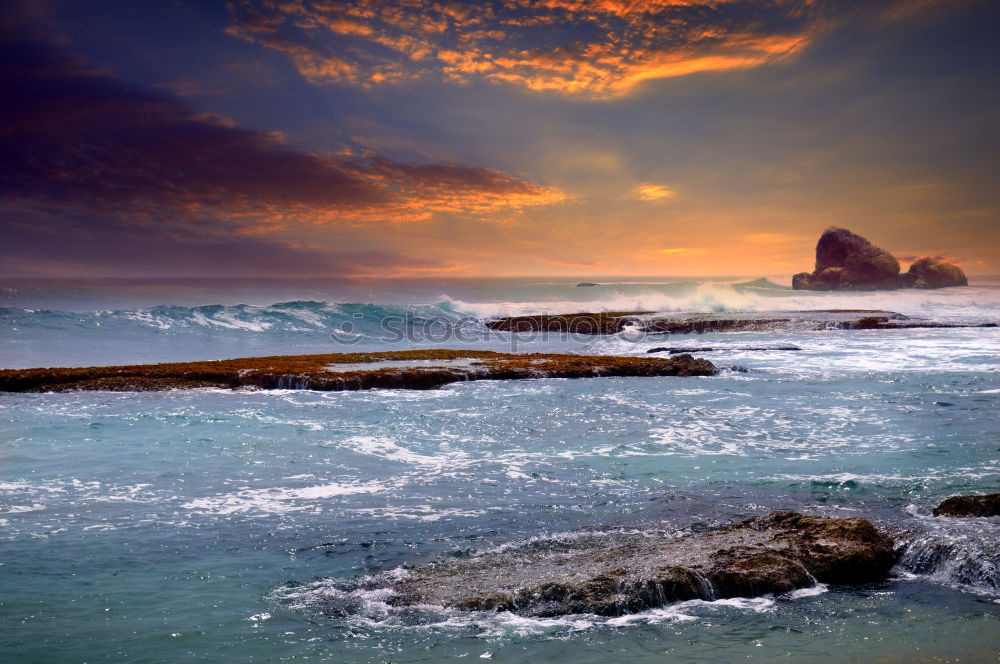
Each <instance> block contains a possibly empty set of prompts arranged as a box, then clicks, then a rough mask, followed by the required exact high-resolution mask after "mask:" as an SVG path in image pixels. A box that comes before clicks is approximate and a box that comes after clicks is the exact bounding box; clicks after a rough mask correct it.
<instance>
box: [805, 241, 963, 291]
mask: <svg viewBox="0 0 1000 664" xmlns="http://www.w3.org/2000/svg"><path fill="white" fill-rule="evenodd" d="M968 283H969V282H968V280H967V279H966V278H965V273H964V272H962V270H961V268H959V267H957V266H955V265H952V264H951V263H947V262H944V261H941V260H938V259H935V258H921V259H919V260H917V261H915V262H914V263H913V264H912V265H911V266H910V269H909V271H908V272H906V273H905V274H900V271H899V261H897V260H896V259H895V258H894V257H893V255H892V254H890V253H889V252H888V251H886V250H885V249H882V248H881V247H877V246H875V245H874V244H872V243H871V242H869V241H868V240H866V239H865V238H863V237H861V236H860V235H857V234H856V233H852V232H851V231H849V230H847V229H846V228H838V227H836V226H831V227H830V228H827V229H826V230H825V231H823V234H822V235H821V236H820V238H819V242H817V243H816V269H815V270H814V271H813V272H800V273H799V274H796V275H795V276H794V277H792V288H794V289H796V290H821V291H833V290H861V291H867V290H896V289H898V288H945V287H948V286H967V285H968Z"/></svg>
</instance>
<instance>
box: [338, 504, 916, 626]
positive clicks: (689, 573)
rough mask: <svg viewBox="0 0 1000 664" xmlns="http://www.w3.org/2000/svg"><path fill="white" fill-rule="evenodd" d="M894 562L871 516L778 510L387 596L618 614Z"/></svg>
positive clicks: (488, 559) (475, 567) (499, 556)
mask: <svg viewBox="0 0 1000 664" xmlns="http://www.w3.org/2000/svg"><path fill="white" fill-rule="evenodd" d="M896 560H897V555H896V553H895V552H894V550H893V542H892V540H891V539H890V538H889V537H888V536H887V535H886V534H885V533H883V532H882V531H880V530H879V529H877V528H876V527H875V526H873V525H872V524H871V523H870V522H869V521H867V520H866V519H863V518H857V517H855V518H829V517H819V516H807V515H803V514H799V513H796V512H775V513H772V514H769V515H767V516H762V517H755V518H752V519H749V520H746V521H741V522H738V523H733V524H730V525H727V526H724V527H722V528H719V529H717V530H712V531H708V532H701V533H696V534H691V535H687V536H683V537H676V536H673V535H671V534H666V533H661V534H657V533H613V534H609V533H594V534H587V533H583V534H580V535H579V536H575V537H571V538H564V539H553V540H548V541H546V540H531V541H529V542H528V543H526V544H522V545H519V546H513V547H502V548H500V549H499V550H496V551H492V552H486V553H482V554H479V555H475V556H473V557H471V558H465V559H459V560H444V561H441V562H437V563H432V564H429V565H424V566H420V567H416V568H413V569H410V570H408V573H407V574H405V575H402V576H401V577H396V578H389V580H388V581H387V582H386V584H387V585H386V586H385V587H384V588H383V589H384V590H387V591H389V593H390V595H391V599H390V600H389V601H390V603H392V604H395V605H397V606H415V605H422V604H432V605H440V606H445V607H451V608H457V609H462V610H469V611H511V612H514V613H518V614H521V615H528V616H555V615H562V614H571V613H596V614H598V615H606V616H616V615H622V614H627V613H634V612H637V611H642V610H645V609H649V608H653V607H656V606H661V605H664V604H668V603H670V602H675V601H682V600H690V599H706V600H711V599H720V598H728V597H754V596H759V595H764V594H768V593H784V592H788V591H792V590H795V589H798V588H805V587H809V586H812V585H814V584H816V583H817V582H820V583H830V584H850V583H867V582H872V581H879V580H882V579H884V578H886V576H887V575H888V573H889V570H890V568H891V567H892V566H893V565H894V564H895V562H896ZM332 609H333V610H343V611H345V612H350V607H339V608H338V607H332Z"/></svg>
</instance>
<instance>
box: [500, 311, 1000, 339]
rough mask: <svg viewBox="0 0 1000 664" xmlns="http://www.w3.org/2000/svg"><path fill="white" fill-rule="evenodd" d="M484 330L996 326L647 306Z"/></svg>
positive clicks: (510, 322)
mask: <svg viewBox="0 0 1000 664" xmlns="http://www.w3.org/2000/svg"><path fill="white" fill-rule="evenodd" d="M485 325H486V327H487V328H488V329H490V330H494V331H497V332H512V333H515V334H537V335H544V334H552V333H554V334H578V335H611V334H619V333H622V332H625V331H626V330H632V331H634V332H635V333H637V334H647V335H649V334H663V335H667V334H705V333H711V332H723V333H724V332H761V331H768V330H796V331H803V330H817V331H822V330H898V329H909V328H937V327H947V328H952V327H997V323H995V322H982V323H941V322H936V321H930V320H925V319H922V318H914V317H910V316H904V315H903V314H900V313H896V312H893V311H882V310H879V309H815V310H807V311H727V312H708V313H670V314H662V313H651V312H648V311H605V312H578V313H569V314H534V315H528V316H509V317H507V318H497V319H495V320H489V321H485Z"/></svg>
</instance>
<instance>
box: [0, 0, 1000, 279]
mask: <svg viewBox="0 0 1000 664" xmlns="http://www.w3.org/2000/svg"><path fill="white" fill-rule="evenodd" d="M0 21H2V22H0V48H2V49H3V57H2V59H0V77H2V86H3V90H4V97H5V100H4V102H3V104H0V201H2V202H0V237H2V238H3V241H2V242H0V276H4V277H60V278H73V277H83V276H86V277H171V276H178V277H180V276H185V277H192V276H194V277H213V276H226V277H233V276H238V277H244V276H252V277H309V276H339V277H355V278H366V277H390V278H411V277H412V278H419V277H435V278H441V277H449V276H454V277H483V276H498V277H499V276H528V275H531V276H535V275H537V276H544V275H555V276H570V275H581V276H586V277H591V278H594V279H595V280H599V279H600V277H601V276H602V275H682V276H683V275H691V276H695V275H785V274H787V275H791V274H792V273H795V272H800V271H807V270H811V269H812V267H813V261H814V249H815V244H816V240H817V239H818V237H819V235H820V233H821V232H822V231H823V229H824V228H826V227H828V226H831V225H837V226H842V227H846V228H849V229H851V230H853V231H854V232H856V233H859V234H861V235H864V236H865V237H867V238H869V239H870V240H871V241H873V242H874V243H876V244H878V245H880V246H882V247H884V248H886V249H888V250H889V251H891V252H892V253H893V254H894V255H896V256H897V257H898V258H899V259H900V260H901V262H903V263H904V266H905V263H907V262H909V261H912V260H914V259H915V258H916V257H919V256H938V257H943V258H945V259H947V260H951V261H954V262H956V263H957V264H959V265H961V266H962V267H963V269H965V270H966V271H967V272H968V273H969V274H972V275H975V274H1000V182H998V176H997V174H998V172H1000V132H998V131H997V128H998V124H1000V123H998V121H1000V40H998V39H996V35H997V34H1000V3H997V2H995V0H497V1H483V2H452V1H450V0H440V1H435V2H421V1H418V0H401V1H398V2H380V1H377V0H353V1H350V2H336V1H331V0H231V1H229V2H223V1H219V2H213V1H211V0H144V1H143V2H132V1H116V2H112V1H107V0H88V2H84V3H81V2H71V1H65V2H59V1H57V0H51V1H48V2H45V1H39V0H34V1H23V2H18V1H10V2H5V3H4V5H3V9H2V10H0Z"/></svg>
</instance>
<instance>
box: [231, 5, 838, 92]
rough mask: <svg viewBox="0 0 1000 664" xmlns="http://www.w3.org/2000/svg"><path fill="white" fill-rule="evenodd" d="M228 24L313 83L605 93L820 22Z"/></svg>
mask: <svg viewBox="0 0 1000 664" xmlns="http://www.w3.org/2000/svg"><path fill="white" fill-rule="evenodd" d="M229 6H230V10H231V14H232V17H233V23H232V25H230V27H229V28H228V32H229V34H231V35H234V36H237V37H240V38H243V39H246V40H248V41H252V42H255V43H258V44H260V45H262V46H265V47H267V48H271V49H274V50H276V51H279V52H281V53H284V54H285V55H286V56H287V57H288V58H289V59H290V60H291V61H292V62H293V63H294V64H295V65H296V67H297V68H298V69H299V71H300V72H301V74H302V75H303V76H304V77H305V78H306V79H308V80H309V81H311V82H313V83H321V84H327V83H335V84H350V85H362V86H370V85H376V84H383V83H391V82H398V81H403V80H411V79H414V78H418V77H424V76H432V75H439V76H442V77H443V78H444V79H445V80H452V81H459V82H464V81H468V80H471V79H473V78H476V77H479V78H485V79H487V80H491V81H497V82H505V83H510V84H514V85H518V86H521V87H524V88H527V89H530V90H535V91H550V92H557V93H562V94H569V95H586V96H592V97H612V96H620V95H624V94H627V93H628V92H630V91H631V90H633V89H634V88H635V87H636V86H637V85H639V84H640V83H642V82H643V81H647V80H650V79H662V78H673V77H678V76H688V75H691V74H696V73H700V72H710V71H730V70H737V69H747V68H751V67H758V66H761V65H764V64H767V63H770V62H778V61H781V60H784V59H787V58H790V57H792V56H794V55H796V54H797V53H800V52H801V51H802V50H803V49H805V48H806V47H807V46H808V45H809V43H810V42H811V41H812V39H813V37H814V35H815V34H816V33H817V32H818V31H819V30H821V29H823V27H824V25H826V23H827V22H828V21H827V18H826V17H825V16H823V14H822V7H821V5H819V4H818V3H813V2H799V1H796V0H628V1H626V0H504V2H502V3H500V4H499V5H494V4H493V3H463V2H454V1H450V0H444V1H441V2H422V1H420V0H413V1H409V2H404V3H397V4H392V5H388V6H387V5H385V4H383V3H382V2H379V1H378V0H357V1H356V2H355V3H351V4H348V3H336V2H325V1H321V0H311V1H310V0H294V1H287V2H281V1H276V2H270V3H267V4H262V5H258V4H256V3H255V2H253V1H252V0H233V1H232V2H230V5H229Z"/></svg>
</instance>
